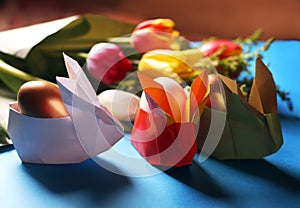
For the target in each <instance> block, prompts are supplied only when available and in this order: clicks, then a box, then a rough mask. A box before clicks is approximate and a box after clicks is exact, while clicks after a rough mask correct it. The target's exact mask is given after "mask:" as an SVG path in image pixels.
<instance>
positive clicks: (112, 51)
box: [87, 43, 133, 84]
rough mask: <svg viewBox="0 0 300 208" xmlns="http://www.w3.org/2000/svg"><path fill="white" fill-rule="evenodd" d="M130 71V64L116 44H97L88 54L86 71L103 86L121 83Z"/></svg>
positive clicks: (131, 67)
mask: <svg viewBox="0 0 300 208" xmlns="http://www.w3.org/2000/svg"><path fill="white" fill-rule="evenodd" d="M132 69H133V65H132V63H131V62H130V60H129V59H127V58H126V57H125V55H124V53H123V51H122V50H121V48H120V47H119V46H118V45H116V44H112V43H98V44H96V45H94V46H93V47H92V48H91V50H90V51H89V53H88V57H87V70H88V71H89V73H90V74H91V75H92V76H93V77H94V78H95V79H97V80H99V81H101V82H103V83H105V84H113V83H114V82H116V81H121V80H122V79H124V77H125V76H126V74H127V72H129V71H131V70H132Z"/></svg>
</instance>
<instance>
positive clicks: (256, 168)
mask: <svg viewBox="0 0 300 208" xmlns="http://www.w3.org/2000/svg"><path fill="white" fill-rule="evenodd" d="M219 162H220V163H222V164H225V165H227V166H229V167H231V168H234V169H236V170H238V171H242V172H244V173H246V174H251V175H254V176H257V177H260V178H262V179H264V180H268V181H270V182H272V183H273V184H276V185H279V186H281V187H282V188H285V189H288V190H291V191H293V192H300V180H299V179H298V178H296V177H294V176H292V175H290V174H288V173H287V172H286V171H284V170H281V169H280V168H278V167H276V166H275V165H273V164H272V163H270V162H268V161H267V160H265V159H257V160H227V161H219ZM295 165H296V164H295Z"/></svg>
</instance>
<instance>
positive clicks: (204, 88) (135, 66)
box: [0, 15, 292, 166]
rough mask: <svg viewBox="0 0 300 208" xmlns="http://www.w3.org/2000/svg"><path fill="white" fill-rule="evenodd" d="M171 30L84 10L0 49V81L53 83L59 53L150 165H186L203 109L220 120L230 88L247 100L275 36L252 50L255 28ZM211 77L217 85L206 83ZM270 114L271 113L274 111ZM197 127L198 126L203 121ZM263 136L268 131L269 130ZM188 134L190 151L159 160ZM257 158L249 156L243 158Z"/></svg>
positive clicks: (60, 64) (170, 25)
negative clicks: (223, 32) (196, 34)
mask: <svg viewBox="0 0 300 208" xmlns="http://www.w3.org/2000/svg"><path fill="white" fill-rule="evenodd" d="M174 27H175V23H174V22H173V21H172V20H171V19H154V20H147V21H144V22H141V23H140V24H138V25H133V24H129V23H124V22H119V21H116V20H112V19H109V18H106V17H102V16H97V15H83V16H80V17H78V18H77V19H76V18H75V20H73V21H71V22H69V23H68V24H67V25H66V26H65V27H62V28H60V29H59V30H57V31H56V32H54V33H52V34H51V35H49V36H47V37H45V38H44V39H42V40H41V41H40V42H38V44H36V45H34V47H32V48H31V49H30V50H29V52H27V53H26V55H25V56H21V57H20V56H18V57H17V56H15V55H9V54H8V53H5V52H1V53H0V58H1V59H2V60H3V61H2V62H0V64H1V65H0V69H1V72H0V79H1V80H2V81H3V83H5V84H6V85H7V86H8V87H9V88H10V89H11V90H13V91H14V92H16V93H17V92H19V88H20V87H21V86H22V85H23V83H25V82H28V81H33V80H36V81H38V82H45V81H46V80H47V81H50V82H56V81H55V80H56V77H57V76H60V77H63V76H67V73H66V70H65V63H64V61H63V58H62V52H64V53H66V54H67V55H69V56H70V57H72V58H73V59H75V60H77V62H78V63H79V64H80V65H81V66H83V68H82V71H83V72H84V74H85V76H86V77H87V79H88V81H89V84H91V86H92V87H93V88H94V91H95V92H96V93H97V95H98V99H99V101H100V103H101V106H102V105H104V106H106V108H107V109H108V110H109V111H110V113H111V116H113V119H117V120H119V121H120V122H121V123H122V124H123V126H124V127H125V130H127V131H131V130H132V132H131V133H132V137H131V142H132V144H133V146H135V148H136V149H137V150H138V152H139V153H140V154H141V155H142V156H143V157H145V158H146V159H147V160H148V161H149V162H150V163H151V164H154V165H167V166H181V165H187V164H191V162H192V159H193V156H194V154H195V152H196V151H197V146H196V138H197V137H198V136H197V134H199V132H198V129H197V128H195V126H199V122H200V120H201V119H200V118H201V117H202V114H203V112H204V114H205V115H206V114H207V109H212V110H213V111H214V110H217V111H218V113H217V115H218V116H219V117H222V118H223V119H225V120H226V119H227V117H226V111H227V105H226V100H227V96H229V95H230V93H233V92H234V93H235V92H237V93H238V95H239V96H241V97H239V99H241V100H242V101H243V102H244V101H245V102H246V101H247V100H248V97H249V95H250V88H251V86H252V83H253V80H254V76H253V75H252V73H251V72H250V70H248V66H249V64H250V62H251V61H252V60H254V59H256V58H257V57H259V56H260V55H261V54H260V53H261V52H262V51H264V50H267V49H268V48H269V46H270V44H271V43H272V41H273V39H269V40H267V41H266V42H265V43H264V45H263V46H262V47H259V48H256V49H253V48H255V47H254V46H255V44H256V42H257V41H258V39H259V38H260V35H261V32H255V33H254V34H253V35H251V36H249V37H246V38H244V39H242V38H237V39H236V40H219V39H216V38H210V39H206V40H202V41H201V42H190V41H188V40H186V39H185V38H184V37H182V36H180V33H179V31H177V30H175V29H174ZM126 34H127V35H126ZM128 34H129V35H128ZM14 54H18V53H17V52H16V53H14ZM12 65H13V66H12ZM69 67H70V66H69ZM136 72H138V73H136ZM220 74H222V75H220ZM69 75H70V74H69ZM71 76H73V75H71ZM220 76H225V77H226V78H227V79H230V80H236V81H237V83H238V85H237V86H238V90H236V91H235V90H233V91H230V90H229V91H226V90H225V92H224V91H222V86H223V85H224V86H225V84H224V83H225V82H224V81H222V80H224V79H223V78H222V79H221V78H220ZM216 80H217V82H218V83H219V84H217V85H214V84H212V83H213V82H214V81H216ZM145 83H147V84H145ZM149 83H151V84H149ZM81 84H82V83H81ZM170 86H171V87H170ZM225 88H226V89H227V87H225ZM229 88H230V87H229ZM89 89H90V88H89ZM228 92H230V93H229V94H228ZM277 93H278V94H279V95H281V97H282V98H283V99H285V100H286V101H287V102H288V104H289V106H290V107H291V106H292V105H291V101H290V98H289V97H288V93H286V92H281V91H279V90H277ZM140 97H141V98H140ZM181 98H182V99H181ZM97 102H98V101H97ZM241 106H243V104H241ZM248 108H249V109H252V107H251V106H249V105H248V104H247V112H248V111H249V109H248ZM250 111H251V112H252V110H250ZM105 112H106V111H105ZM251 112H250V113H249V112H248V113H249V115H250V114H251V116H252V117H253V120H254V121H253V122H259V123H260V124H261V123H262V122H264V120H262V121H258V120H257V119H256V117H257V116H258V114H259V115H260V117H263V116H264V113H265V112H263V111H262V112H260V113H254V115H252V113H251ZM276 112H277V111H272V114H276ZM187 115H188V116H187ZM231 115H232V114H231ZM242 117H243V115H242ZM252 117H251V118H252ZM147 119H148V120H147ZM149 122H150V123H149ZM224 122H225V121H224ZM132 123H134V125H132ZM153 123H155V124H156V125H154V126H156V127H157V128H159V127H161V126H159V125H158V123H161V124H162V126H163V127H165V128H162V129H161V131H158V130H157V131H155V130H154V129H156V128H154V127H153V125H152V124H153ZM128 125H129V126H128ZM149 125H150V126H151V128H152V129H151V131H150V133H147V131H144V130H145V128H148V127H149ZM268 125H269V126H268ZM273 125H277V123H276V122H275V124H274V123H272V122H271V124H269V123H268V124H263V125H262V126H261V128H262V129H268V128H272V126H273ZM181 127H182V129H181ZM227 127H228V126H227ZM227 127H226V128H227ZM277 127H278V125H277ZM16 128H17V127H16ZM153 128H154V129H153ZM202 128H203V127H202ZM199 131H202V130H201V125H200V130H199ZM141 132H142V133H141ZM184 132H186V133H184ZM187 132H189V134H187ZM160 133H162V135H160ZM265 134H269V133H268V132H267V130H266V133H265ZM186 135H189V137H190V138H189V139H190V141H189V142H188V143H190V144H191V145H190V149H188V150H184V151H185V154H184V155H183V158H177V159H178V160H177V159H174V158H166V157H164V158H163V159H162V158H160V156H161V153H162V152H164V150H166V149H168V148H169V147H170V146H173V143H176V142H177V141H176V139H177V137H178V138H180V139H179V140H180V142H181V143H182V144H183V145H184V144H185V142H184V136H186ZM221 136H222V138H223V137H224V135H220V137H221ZM148 137H149V138H150V137H151V138H152V139H154V140H153V141H150V142H148V143H147V142H144V141H143V138H148ZM266 138H267V139H269V137H268V136H266ZM233 139H237V138H233ZM280 139H281V137H279V138H278V140H279V141H280ZM198 143H199V142H198ZM200 143H201V144H200V145H198V148H199V147H200V146H201V148H203V147H204V149H205V145H203V139H201V142H200ZM204 143H205V142H204ZM213 143H214V145H215V146H216V145H217V143H216V142H213ZM279 143H280V142H279ZM178 147H180V145H179V146H178V145H177V151H179V152H180V148H179V149H178ZM279 147H280V145H278V146H277V147H276V150H277V149H278V148H279ZM266 148H267V147H266ZM175 149H176V148H175ZM218 150H219V149H218ZM212 151H213V150H208V153H207V152H206V153H207V154H210V153H211V152H212ZM221 152H222V150H221ZM273 152H274V151H272V152H268V153H269V154H271V153H273ZM156 154H158V155H159V156H158V157H157V156H156ZM153 155H154V157H153ZM173 155H174V154H173ZM249 155H251V154H249ZM262 155H266V154H262ZM256 157H258V156H257V155H255V154H254V156H253V155H251V156H249V158H256ZM219 158H222V156H220V157H219ZM235 158H239V157H235ZM181 159H182V160H181Z"/></svg>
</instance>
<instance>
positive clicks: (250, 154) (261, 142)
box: [197, 58, 283, 159]
mask: <svg viewBox="0 0 300 208" xmlns="http://www.w3.org/2000/svg"><path fill="white" fill-rule="evenodd" d="M219 77H220V79H221V80H222V82H223V85H224V91H225V94H226V105H227V115H226V122H225V127H224V131H223V134H222V136H221V139H220V141H219V143H218V145H217V147H216V148H215V150H214V151H213V153H212V156H213V157H215V158H217V159H259V158H263V157H265V156H267V155H270V154H272V153H275V152H276V151H278V149H279V148H280V147H281V145H282V144H283V138H282V132H281V126H280V120H279V116H278V113H277V100H276V85H275V82H274V80H273V76H272V74H271V72H270V71H269V70H268V68H267V67H266V66H265V65H264V63H263V62H262V61H261V59H260V58H257V59H256V72H255V78H254V82H253V86H252V88H251V91H250V96H249V100H248V101H246V100H245V98H244V97H243V95H242V94H241V92H240V90H239V88H238V85H237V83H236V82H235V81H233V80H231V79H229V78H227V77H224V76H222V75H219ZM212 111H214V113H215V114H217V115H218V114H224V112H222V111H220V110H217V109H211V108H205V109H204V112H203V114H202V117H201V125H200V130H199V133H198V136H197V144H198V147H199V149H202V148H203V144H204V143H205V141H206V137H207V133H208V130H209V126H210V121H211V115H212Z"/></svg>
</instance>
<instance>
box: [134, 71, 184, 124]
mask: <svg viewBox="0 0 300 208" xmlns="http://www.w3.org/2000/svg"><path fill="white" fill-rule="evenodd" d="M138 77H139V80H140V83H141V85H142V87H143V90H144V92H145V93H147V94H148V95H149V96H151V97H152V99H153V100H154V101H155V102H156V103H157V105H158V106H159V107H160V108H161V109H162V110H163V111H165V112H166V113H167V114H168V115H169V116H170V117H172V118H173V119H174V120H175V121H178V122H180V121H181V120H182V117H183V116H182V115H183V114H184V113H185V103H186V95H185V93H184V90H183V89H182V87H181V86H180V85H179V84H178V83H177V82H176V81H174V80H172V79H170V78H167V77H159V78H156V79H155V80H152V78H149V77H147V76H145V75H143V74H142V73H138Z"/></svg>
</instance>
